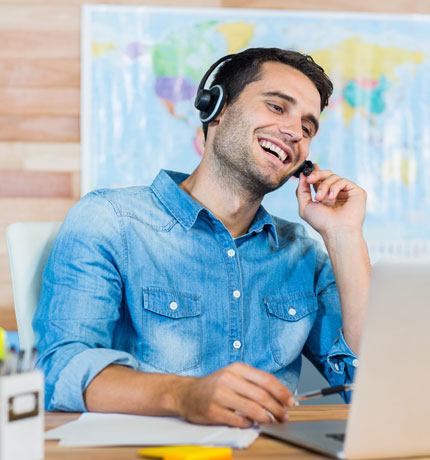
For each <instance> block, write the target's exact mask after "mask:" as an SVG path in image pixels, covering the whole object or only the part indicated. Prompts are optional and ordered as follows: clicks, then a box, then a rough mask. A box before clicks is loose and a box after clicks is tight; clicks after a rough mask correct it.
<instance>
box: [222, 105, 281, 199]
mask: <svg viewBox="0 0 430 460" xmlns="http://www.w3.org/2000/svg"><path fill="white" fill-rule="evenodd" d="M249 132H250V131H249V126H248V124H247V123H246V120H245V119H244V117H243V115H242V114H241V111H240V109H236V108H235V107H234V106H230V107H229V111H228V113H226V114H225V118H224V120H223V124H222V125H219V126H218V128H217V132H216V134H215V137H214V141H213V153H214V155H213V158H214V165H215V171H214V172H215V174H216V176H217V180H218V183H220V184H223V186H224V187H228V188H229V189H231V190H232V191H234V192H236V193H238V194H240V195H241V196H243V197H244V198H245V199H247V200H258V199H262V198H263V197H264V195H266V194H267V193H270V192H273V191H274V190H276V189H278V188H279V187H281V186H282V185H283V184H284V183H285V182H286V181H287V180H288V179H289V177H290V175H288V176H286V177H284V178H282V179H281V180H276V179H274V178H273V176H271V175H270V174H265V173H264V171H263V169H262V167H261V166H259V165H258V164H257V163H256V162H255V160H254V158H253V157H252V145H251V144H250V143H249V142H250V141H249V139H248V138H247V136H248V133H249Z"/></svg>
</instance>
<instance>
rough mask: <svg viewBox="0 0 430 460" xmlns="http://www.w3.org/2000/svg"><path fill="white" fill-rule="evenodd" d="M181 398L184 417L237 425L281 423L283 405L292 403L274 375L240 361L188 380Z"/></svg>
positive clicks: (290, 395)
mask: <svg viewBox="0 0 430 460" xmlns="http://www.w3.org/2000/svg"><path fill="white" fill-rule="evenodd" d="M182 398H183V404H182V405H181V407H182V408H183V411H182V413H181V415H182V416H184V418H186V419H187V420H189V421H192V422H196V423H224V424H228V425H231V426H238V427H249V426H251V425H252V423H253V422H258V423H262V424H265V423H270V422H271V421H273V420H272V419H273V418H274V419H275V420H278V421H280V422H285V421H286V420H287V419H288V416H287V412H286V410H287V407H288V406H292V405H294V402H295V400H294V397H293V395H292V394H291V392H290V391H289V390H288V388H286V387H285V386H284V385H282V384H281V383H280V382H279V380H278V379H277V378H276V377H274V376H273V375H271V374H269V373H267V372H264V371H260V370H258V369H255V368H253V367H251V366H248V365H246V364H243V363H234V364H231V365H230V366H227V367H226V368H223V369H219V370H218V371H216V372H214V373H212V374H209V375H207V376H205V377H202V378H197V379H193V380H191V381H189V382H188V383H187V384H186V386H185V391H184V393H183V394H182Z"/></svg>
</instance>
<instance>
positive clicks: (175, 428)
mask: <svg viewBox="0 0 430 460" xmlns="http://www.w3.org/2000/svg"><path fill="white" fill-rule="evenodd" d="M258 433H259V432H258V429H257V428H249V429H240V428H231V427H227V426H207V425H195V424H191V423H188V422H185V421H184V420H182V419H179V418H173V417H148V416H143V415H126V414H98V413H90V412H89V413H85V414H82V415H81V417H79V419H78V420H75V421H73V422H70V423H67V424H65V425H62V426H60V427H58V428H54V429H52V430H49V431H47V432H46V433H45V439H59V440H60V445H62V446H69V447H83V446H145V445H151V446H152V445H158V446H167V445H180V444H190V445H193V444H194V445H211V446H227V447H236V448H245V447H248V446H249V445H250V444H251V443H252V442H253V441H255V439H256V438H257V437H258Z"/></svg>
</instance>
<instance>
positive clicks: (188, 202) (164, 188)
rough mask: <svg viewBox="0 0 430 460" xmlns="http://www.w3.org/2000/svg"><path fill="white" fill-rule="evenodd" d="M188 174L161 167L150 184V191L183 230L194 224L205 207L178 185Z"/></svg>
mask: <svg viewBox="0 0 430 460" xmlns="http://www.w3.org/2000/svg"><path fill="white" fill-rule="evenodd" d="M188 176H189V175H188V174H183V173H179V172H175V171H167V170H164V169H162V170H160V172H159V173H158V175H157V177H156V178H155V179H154V182H153V183H152V185H151V189H152V191H153V192H154V193H155V194H156V195H157V197H158V198H159V200H160V201H161V202H162V203H163V204H164V206H166V208H167V209H168V210H169V212H170V213H171V214H172V216H173V217H175V219H176V220H177V221H178V222H179V223H180V224H181V225H182V226H183V227H184V228H185V230H189V229H190V228H191V227H192V226H193V225H194V223H195V221H196V219H197V217H198V215H199V213H200V211H202V210H203V209H205V208H204V207H203V206H202V205H200V204H199V203H197V201H195V200H193V199H192V198H191V197H190V196H189V195H188V193H186V192H184V190H182V189H181V187H179V184H180V183H181V182H183V181H184V180H185V179H186V178H187V177H188Z"/></svg>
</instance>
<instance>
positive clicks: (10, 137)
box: [0, 115, 80, 142]
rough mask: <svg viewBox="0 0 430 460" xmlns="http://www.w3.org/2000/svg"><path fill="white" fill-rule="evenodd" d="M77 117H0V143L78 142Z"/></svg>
mask: <svg viewBox="0 0 430 460" xmlns="http://www.w3.org/2000/svg"><path fill="white" fill-rule="evenodd" d="M79 140H80V135H79V117H77V116H76V117H62V116H52V117H45V116H39V115H0V141H29V142H32V141H39V142H79Z"/></svg>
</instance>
